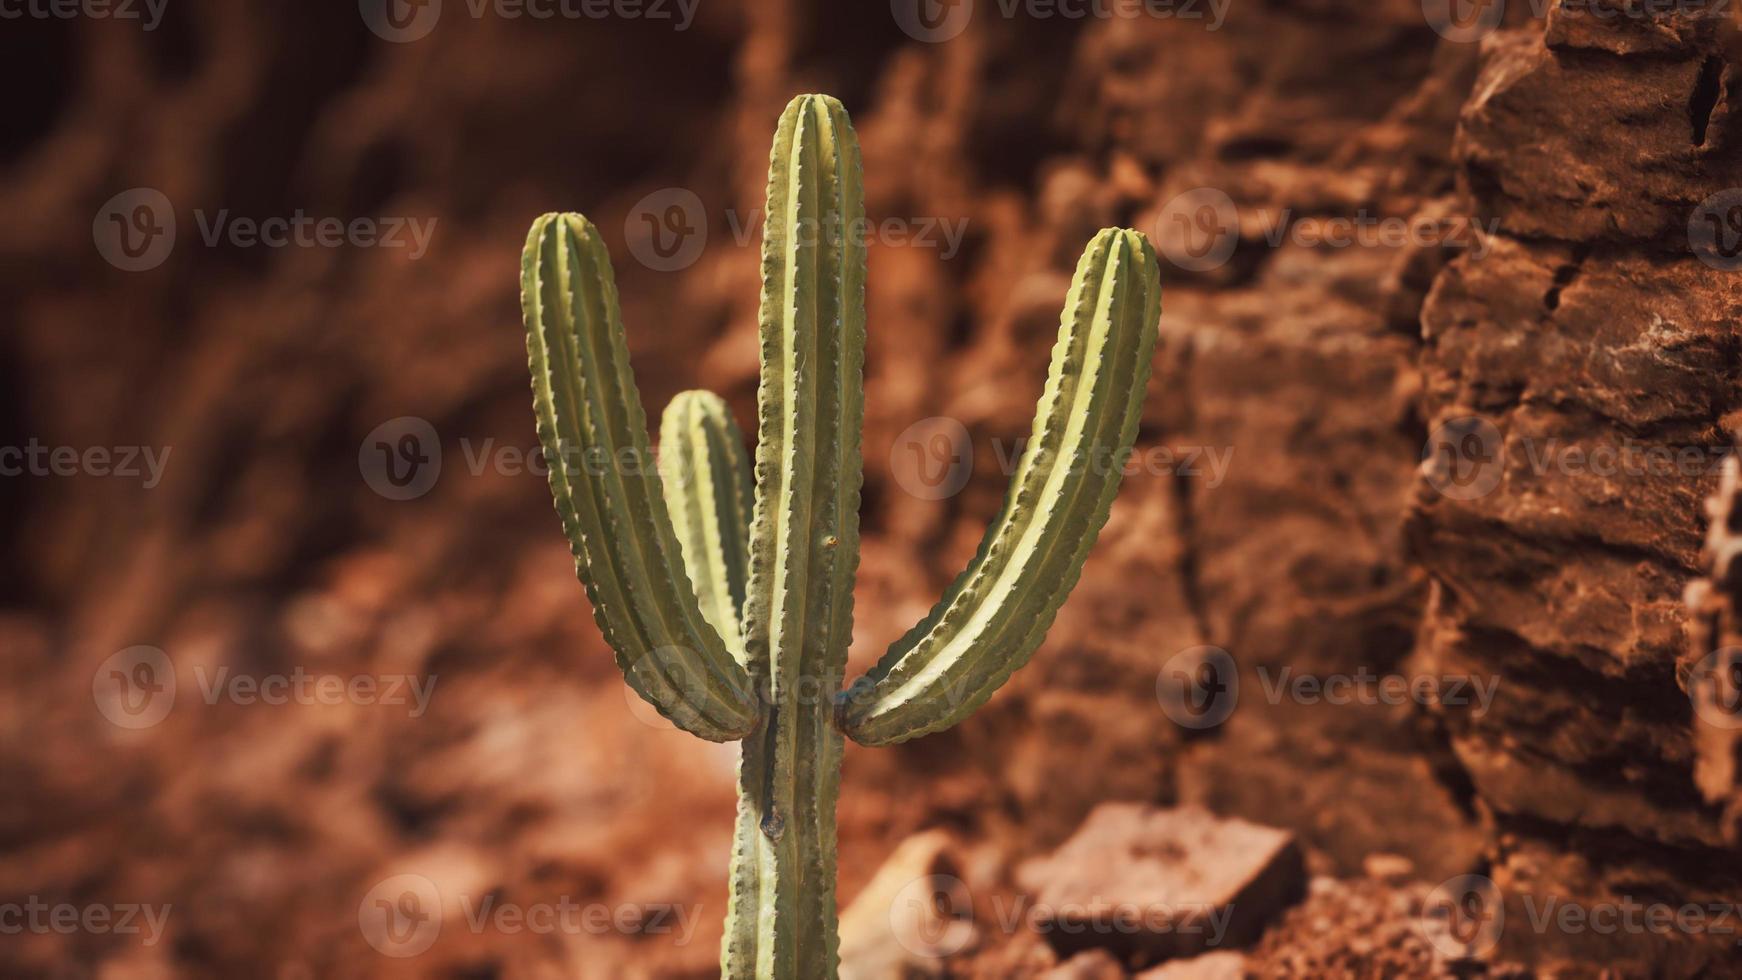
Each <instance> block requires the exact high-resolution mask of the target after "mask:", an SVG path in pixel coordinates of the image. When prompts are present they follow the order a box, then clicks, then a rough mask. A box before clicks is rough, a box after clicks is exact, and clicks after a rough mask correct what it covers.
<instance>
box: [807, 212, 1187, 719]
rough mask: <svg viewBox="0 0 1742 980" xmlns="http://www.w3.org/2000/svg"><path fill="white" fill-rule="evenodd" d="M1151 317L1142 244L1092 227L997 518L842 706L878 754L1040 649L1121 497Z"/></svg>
mask: <svg viewBox="0 0 1742 980" xmlns="http://www.w3.org/2000/svg"><path fill="white" fill-rule="evenodd" d="M1160 316H1161V286H1160V278H1159V272H1158V270H1157V267H1156V262H1155V253H1154V251H1153V250H1152V249H1151V248H1150V246H1149V242H1148V241H1147V240H1146V239H1145V238H1144V237H1143V236H1142V235H1141V234H1139V233H1138V232H1135V231H1129V230H1121V229H1111V228H1109V229H1105V230H1103V231H1102V232H1101V233H1100V234H1098V235H1097V236H1096V237H1095V239H1094V240H1093V241H1092V242H1090V243H1089V245H1088V247H1087V248H1086V249H1085V250H1084V252H1083V257H1082V260H1081V261H1080V262H1079V263H1078V265H1077V271H1076V276H1075V279H1074V280H1073V281H1072V284H1071V291H1070V294H1069V297H1068V299H1067V300H1066V305H1065V310H1064V313H1063V315H1062V316H1061V317H1060V324H1059V337H1058V343H1057V345H1056V346H1054V348H1053V355H1052V366H1051V369H1050V371H1049V373H1048V376H1047V382H1046V389H1045V391H1044V393H1043V394H1042V395H1041V398H1040V403H1039V405H1038V407H1037V409H1036V414H1035V419H1034V429H1033V433H1032V435H1031V436H1030V438H1029V441H1028V445H1027V447H1026V449H1025V451H1024V453H1023V456H1022V460H1021V462H1020V463H1019V464H1018V467H1017V470H1016V473H1015V475H1014V477H1013V479H1012V481H1011V486H1010V490H1009V491H1008V493H1007V495H1006V497H1005V502H1004V509H1003V512H1002V513H1001V514H1000V515H999V517H998V520H997V521H996V522H994V523H993V525H992V526H991V528H989V529H988V530H987V532H986V536H985V538H984V539H983V540H982V541H981V543H980V550H979V553H978V554H977V555H976V556H975V558H974V560H973V562H972V563H970V564H969V565H968V567H967V569H966V570H965V571H963V572H962V574H961V575H960V576H959V577H958V578H957V579H956V581H955V583H954V584H952V585H951V586H950V588H949V589H948V591H946V592H945V593H944V597H943V599H942V600H940V601H939V603H938V605H937V606H936V607H935V608H934V609H933V610H932V611H931V614H930V615H928V616H927V617H926V618H925V619H924V620H922V621H921V622H920V623H919V624H918V625H917V626H915V627H914V628H913V629H912V630H910V631H908V633H907V635H906V636H904V637H902V638H901V640H899V641H898V642H897V643H896V644H895V645H894V646H893V647H891V648H890V650H889V652H888V653H887V654H885V655H884V657H883V659H882V660H881V661H880V662H879V663H878V664H877V665H876V667H874V668H873V669H872V670H871V671H870V672H869V673H867V674H866V675H865V676H864V677H862V678H860V679H859V680H857V681H856V682H855V683H854V685H853V687H852V688H851V689H850V690H849V691H847V692H846V693H844V694H843V695H842V699H841V725H842V728H843V729H844V730H845V731H846V733H847V734H848V735H849V736H850V737H852V738H853V739H854V740H855V741H858V742H861V743H864V744H867V745H886V744H889V743H893V742H900V741H904V740H906V739H910V738H913V737H915V736H918V735H924V734H927V733H929V732H935V731H938V730H940V729H943V728H947V727H949V726H950V725H953V724H955V723H957V722H959V721H961V720H962V719H963V718H965V717H967V716H968V715H969V714H970V713H972V712H973V711H974V709H975V708H977V707H979V706H980V705H981V704H984V703H985V702H986V699H988V698H990V697H991V696H992V694H993V692H994V691H996V690H997V689H998V688H999V686H1001V685H1002V684H1003V683H1004V682H1005V681H1006V680H1008V679H1009V678H1010V675H1011V674H1012V673H1014V672H1015V671H1016V670H1017V668H1019V667H1021V666H1022V665H1023V664H1024V663H1026V662H1027V661H1028V658H1029V657H1030V656H1031V655H1032V654H1033V653H1034V650H1035V648H1036V647H1037V646H1039V645H1040V641H1041V640H1042V639H1043V638H1044V637H1045V635H1046V631H1047V629H1048V627H1050V626H1051V625H1052V621H1053V617H1054V616H1055V615H1057V613H1058V610H1059V607H1060V606H1061V605H1063V603H1064V600H1065V597H1066V596H1067V595H1068V594H1069V593H1070V590H1071V588H1072V587H1073V586H1075V585H1076V582H1077V578H1078V576H1079V575H1080V574H1081V572H1082V567H1083V562H1084V561H1085V560H1086V559H1087V558H1088V554H1089V550H1090V548H1091V547H1093V545H1094V543H1095V538H1096V536H1097V535H1098V534H1099V532H1100V530H1101V527H1102V525H1103V524H1105V523H1106V521H1107V514H1108V512H1109V510H1110V509H1111V507H1112V503H1113V496H1114V494H1115V493H1116V492H1117V491H1118V489H1119V480H1120V477H1121V475H1122V473H1123V469H1124V465H1125V463H1126V461H1127V459H1128V457H1129V455H1130V450H1131V445H1132V443H1133V441H1134V440H1135V438H1136V435H1137V424H1138V419H1139V417H1140V415H1141V409H1142V404H1143V393H1144V388H1145V386H1146V385H1147V384H1148V380H1149V368H1150V358H1151V356H1152V355H1153V353H1154V350H1155V340H1156V324H1157V321H1158V320H1159V319H1160Z"/></svg>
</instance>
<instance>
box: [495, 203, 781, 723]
mask: <svg viewBox="0 0 1742 980" xmlns="http://www.w3.org/2000/svg"><path fill="white" fill-rule="evenodd" d="M520 283H521V294H520V295H521V308H522V312H523V313H524V315H525V321H526V348H527V355H528V361H529V363H530V367H531V370H532V392H533V409H534V411H535V413H536V414H537V418H538V436H539V440H540V442H542V443H543V445H544V451H545V458H546V460H547V461H548V463H549V464H550V466H549V469H550V487H551V493H552V495H553V496H554V497H555V499H556V509H557V513H558V514H559V515H560V516H561V518H562V523H563V530H564V531H565V532H566V533H567V534H568V538H569V544H570V547H571V550H572V551H573V552H574V555H575V570H576V573H577V574H578V575H579V576H580V579H581V581H582V583H583V584H584V585H586V587H587V596H588V598H589V599H591V600H592V604H593V616H594V618H595V619H596V620H597V621H598V624H599V629H600V630H601V632H603V633H604V636H605V640H606V642H608V643H609V644H610V645H611V648H612V649H613V650H614V651H616V654H617V665H618V666H619V667H620V668H622V670H623V674H624V676H625V678H626V679H627V680H628V682H629V686H630V687H632V688H634V689H635V691H636V692H637V693H638V694H640V695H641V696H642V697H643V698H645V699H647V701H648V702H649V703H651V704H652V705H653V706H654V707H655V708H657V709H658V710H659V712H660V713H661V714H663V715H665V716H666V717H667V718H669V719H671V721H672V722H673V723H674V724H676V725H677V726H678V727H680V728H682V729H684V730H685V731H689V732H692V733H694V734H696V735H699V736H701V737H702V738H706V739H709V740H712V741H731V740H734V739H738V738H742V737H744V736H745V735H746V734H748V733H749V732H750V731H751V730H752V729H753V728H754V727H755V726H756V722H757V705H756V702H755V699H754V697H753V695H752V692H751V688H750V684H749V677H748V675H747V673H746V672H745V670H744V669H743V668H742V667H741V666H739V664H738V663H737V662H736V661H734V660H733V659H732V657H731V655H730V654H729V653H728V652H727V650H726V647H725V644H724V643H723V642H722V641H721V639H720V637H719V635H718V634H717V633H716V632H715V631H714V629H713V627H711V626H709V625H708V623H707V621H706V620H705V619H704V618H703V616H702V611H701V609H700V607H699V606H698V605H697V603H696V597H695V593H694V592H692V591H691V589H690V587H689V582H688V579H687V577H686V575H685V572H684V568H683V556H682V553H681V551H680V546H679V544H678V541H677V537H676V535H675V533H674V531H673V529H672V523H671V518H670V517H669V516H668V515H667V513H666V508H665V501H664V498H663V497H662V494H661V489H660V480H659V475H658V474H657V472H655V470H654V464H653V454H652V452H651V450H650V449H649V447H648V442H647V419H646V416H645V414H644V413H643V411H642V409H641V396H640V394H639V393H638V392H637V391H636V387H635V378H634V376H633V375H632V374H631V373H630V369H629V353H628V346H627V344H626V342H625V340H624V335H623V323H622V316H621V314H620V312H619V311H618V306H617V287H616V284H615V281H614V279H613V277H612V273H611V261H610V257H609V256H608V255H607V254H606V252H605V246H604V244H603V243H602V242H601V241H600V238H599V233H598V229H596V228H594V227H593V225H592V223H591V222H589V221H587V219H586V218H584V217H582V216H580V215H578V214H547V215H545V216H543V217H541V218H539V219H538V220H537V221H536V222H534V223H533V226H532V230H531V232H530V233H529V234H528V235H527V238H526V250H525V252H524V253H523V255H522V259H521V280H520Z"/></svg>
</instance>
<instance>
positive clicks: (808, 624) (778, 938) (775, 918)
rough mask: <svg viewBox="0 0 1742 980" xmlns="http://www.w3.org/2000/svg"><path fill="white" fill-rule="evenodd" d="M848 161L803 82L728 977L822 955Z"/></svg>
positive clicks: (839, 633) (844, 138)
mask: <svg viewBox="0 0 1742 980" xmlns="http://www.w3.org/2000/svg"><path fill="white" fill-rule="evenodd" d="M859 168H860V161H859V147H858V142H857V140H856V138H855V137H854V135H853V130H852V126H851V125H850V124H849V123H848V121H847V114H846V110H845V109H843V108H842V107H841V104H840V103H839V102H837V101H835V100H834V99H832V98H829V97H827V96H814V95H813V96H800V97H798V98H796V99H794V100H793V101H792V103H791V104H789V105H788V106H787V108H786V111H785V112H784V113H783V114H782V115H781V119H780V124H779V127H778V129H777V130H776V134H775V140H774V146H773V150H772V151H771V153H770V163H769V178H768V205H767V219H766V220H767V233H766V235H765V237H764V240H763V251H762V301H761V314H760V330H761V342H762V348H761V350H762V354H761V358H762V383H761V385H760V388H759V390H758V407H759V412H758V434H757V439H758V441H757V450H756V504H755V518H754V520H753V522H752V525H751V545H750V587H749V592H748V597H747V600H746V603H745V633H746V642H747V646H748V648H749V651H750V662H751V665H752V672H753V673H757V674H763V673H765V675H766V677H767V678H768V680H769V686H770V702H769V717H768V722H767V724H768V728H767V731H766V732H765V733H764V737H763V738H761V739H748V740H746V741H745V743H744V747H743V752H744V757H743V765H742V768H741V772H740V790H741V792H742V793H743V794H744V811H743V812H741V814H740V825H739V833H740V839H739V846H738V849H737V853H735V854H734V868H733V899H732V906H731V912H730V919H729V921H728V923H727V935H726V940H725V949H724V961H725V962H724V973H725V974H726V976H728V977H740V976H751V975H755V976H763V977H766V976H775V977H789V976H800V977H818V976H831V975H833V973H834V969H835V957H836V934H835V895H834V883H835V873H834V872H835V798H836V794H837V789H838V784H839V778H840V775H839V774H840V754H841V735H840V733H839V732H838V731H837V730H836V729H835V727H834V721H833V703H834V694H835V692H836V691H837V690H838V689H839V687H840V680H841V674H842V673H843V671H844V670H845V662H846V651H847V645H848V642H849V640H850V637H851V633H852V623H853V577H854V573H855V571H856V569H857V564H858V553H859V548H858V544H859V489H860V481H861V477H862V467H861V463H860V458H859V431H860V426H861V423H862V421H863V417H864V394H863V381H862V374H863V365H864V350H865V312H864V311H865V305H864V304H865V299H864V290H865V272H864V270H865V248H864V243H863V242H862V241H861V240H859V231H860V228H861V226H862V223H863V220H864V202H863V194H862V191H861V178H860V173H859ZM752 817H753V818H754V821H753V822H754V825H755V826H754V827H752V826H751V823H752V819H751V818H752ZM746 838H748V839H746ZM753 913H754V917H753ZM758 919H760V922H758V921H757V920H758Z"/></svg>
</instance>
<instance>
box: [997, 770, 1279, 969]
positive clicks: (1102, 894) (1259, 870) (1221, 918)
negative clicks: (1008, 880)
mask: <svg viewBox="0 0 1742 980" xmlns="http://www.w3.org/2000/svg"><path fill="white" fill-rule="evenodd" d="M1018 877H1019V881H1020V883H1021V885H1022V887H1023V888H1024V889H1026V890H1027V891H1028V892H1029V894H1030V895H1032V896H1033V906H1032V909H1031V918H1030V921H1031V923H1032V925H1033V926H1034V928H1035V929H1037V930H1039V931H1040V932H1041V934H1042V935H1043V936H1045V937H1046V941H1047V943H1048V944H1049V945H1051V946H1052V947H1053V949H1054V950H1056V951H1057V952H1058V954H1059V956H1060V958H1061V959H1066V958H1068V957H1070V956H1071V955H1072V954H1074V953H1076V952H1079V951H1081V950H1085V949H1105V950H1108V951H1109V952H1111V953H1113V954H1114V955H1116V956H1118V957H1119V958H1120V959H1122V960H1124V961H1125V962H1126V963H1128V964H1130V965H1132V966H1135V967H1141V966H1145V965H1148V964H1151V963H1155V962H1157V961H1160V960H1166V959H1174V958H1179V957H1190V956H1197V955H1199V954H1202V953H1206V952H1211V951H1215V950H1220V949H1228V948H1232V947H1240V946H1247V945H1250V944H1251V943H1252V942H1254V941H1255V940H1257V938H1258V936H1259V934H1260V933H1262V932H1263V931H1264V927H1265V925H1266V924H1267V923H1269V922H1270V921H1272V920H1273V919H1275V918H1276V916H1277V915H1278V914H1279V913H1280V912H1282V911H1283V910H1284V909H1285V908H1287V907H1288V906H1289V905H1291V904H1293V903H1294V902H1295V901H1297V900H1298V899H1299V898H1300V897H1301V896H1302V895H1303V894H1304V893H1305V887H1306V869H1305V866H1304V864H1303V863H1302V860H1301V853H1300V848H1299V847H1298V846H1297V845H1296V844H1295V840H1294V835H1293V834H1291V833H1289V832H1288V831H1284V830H1277V829H1275V828H1272V827H1264V826H1260V825H1258V824H1254V823H1248V822H1246V821H1244V820H1238V819H1222V818H1219V817H1217V816H1215V815H1214V814H1212V813H1210V812H1209V811H1208V810H1205V809H1203V808H1201V807H1181V808H1177V809H1163V808H1160V807H1154V806H1150V805H1148V804H1143V803H1103V804H1102V805H1100V806H1099V807H1096V808H1095V810H1094V811H1093V812H1092V813H1090V814H1089V816H1088V819H1086V820H1084V821H1083V825H1082V826H1081V827H1080V828H1078V830H1077V832H1076V834H1074V835H1073V836H1072V837H1071V839H1070V840H1068V841H1066V842H1065V843H1064V844H1063V845H1062V846H1061V847H1059V849H1058V850H1056V851H1054V852H1053V853H1052V855H1051V856H1050V857H1048V858H1045V859H1043V860H1038V861H1033V862H1030V863H1029V864H1027V865H1024V866H1023V868H1022V869H1021V871H1020V872H1019V876H1018Z"/></svg>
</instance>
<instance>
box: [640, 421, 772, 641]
mask: <svg viewBox="0 0 1742 980" xmlns="http://www.w3.org/2000/svg"><path fill="white" fill-rule="evenodd" d="M659 476H660V480H661V482H662V483H663V484H664V487H665V507H666V510H667V511H668V512H670V514H671V520H672V524H673V525H674V527H675V528H676V530H677V538H678V542H679V543H680V544H682V545H683V556H684V566H685V567H686V568H687V569H689V576H690V584H691V585H693V586H694V587H695V592H696V600H697V601H698V602H699V603H700V604H701V607H702V615H703V616H704V617H706V619H707V621H708V625H710V626H712V627H713V628H714V629H715V630H716V631H718V632H719V634H720V638H721V639H722V640H724V641H725V642H726V649H727V650H729V651H731V653H732V658H733V659H734V660H736V661H738V663H739V664H742V665H747V661H746V654H745V652H744V630H743V628H742V626H741V625H740V623H741V617H742V616H743V613H744V586H745V581H746V579H747V578H748V577H749V574H750V503H751V494H752V492H753V491H752V487H751V483H750V457H749V455H748V454H747V453H746V452H745V451H744V433H743V432H742V431H740V430H739V428H738V423H737V422H735V421H733V419H732V411H731V409H729V408H727V407H726V403H725V402H724V401H722V400H721V399H720V396H719V395H716V394H714V393H713V392H710V391H685V392H681V393H679V394H678V396H677V397H676V398H673V399H672V400H671V404H669V405H667V406H666V407H665V414H664V416H663V417H662V418H661V420H660V424H659Z"/></svg>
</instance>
